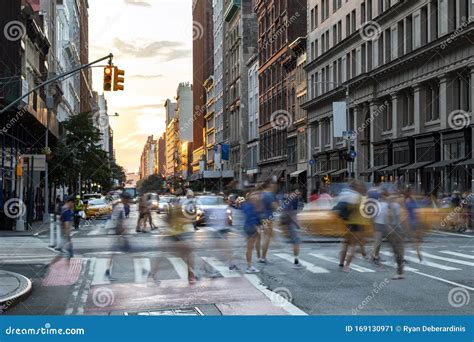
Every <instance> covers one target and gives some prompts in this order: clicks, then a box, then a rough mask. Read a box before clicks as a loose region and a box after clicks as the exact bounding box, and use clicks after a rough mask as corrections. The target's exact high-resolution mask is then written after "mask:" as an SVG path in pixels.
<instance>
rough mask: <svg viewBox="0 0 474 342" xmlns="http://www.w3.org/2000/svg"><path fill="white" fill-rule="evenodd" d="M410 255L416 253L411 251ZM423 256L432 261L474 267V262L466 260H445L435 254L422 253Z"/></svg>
mask: <svg viewBox="0 0 474 342" xmlns="http://www.w3.org/2000/svg"><path fill="white" fill-rule="evenodd" d="M410 253H416V252H415V251H410ZM422 255H423V256H425V257H428V258H432V259H438V260H443V261H448V262H452V263H453V264H460V265H466V266H474V262H470V261H465V260H458V259H452V258H445V257H440V256H437V255H434V254H430V253H426V252H422Z"/></svg>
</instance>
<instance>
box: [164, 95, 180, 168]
mask: <svg viewBox="0 0 474 342" xmlns="http://www.w3.org/2000/svg"><path fill="white" fill-rule="evenodd" d="M165 109H166V132H165V139H166V168H165V176H166V177H175V176H176V175H177V174H178V162H177V161H178V159H179V150H178V145H179V134H178V131H179V126H178V125H179V122H178V118H177V115H178V112H177V108H176V103H173V102H171V101H170V100H167V101H166V103H165Z"/></svg>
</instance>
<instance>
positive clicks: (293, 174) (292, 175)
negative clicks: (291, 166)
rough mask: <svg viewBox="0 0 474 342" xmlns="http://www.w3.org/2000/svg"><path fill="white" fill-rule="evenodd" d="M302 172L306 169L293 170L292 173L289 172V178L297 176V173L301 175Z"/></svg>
mask: <svg viewBox="0 0 474 342" xmlns="http://www.w3.org/2000/svg"><path fill="white" fill-rule="evenodd" d="M303 172H306V170H298V171H295V172H293V173H291V174H290V177H291V178H296V177H299V175H301V174H302V173H303Z"/></svg>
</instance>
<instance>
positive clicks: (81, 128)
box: [50, 112, 125, 191]
mask: <svg viewBox="0 0 474 342" xmlns="http://www.w3.org/2000/svg"><path fill="white" fill-rule="evenodd" d="M63 128H64V134H63V135H62V136H61V138H60V141H59V143H58V144H57V146H56V147H55V149H54V150H53V153H52V159H51V162H50V165H51V166H50V172H51V179H52V180H53V181H54V182H55V184H57V185H65V186H68V187H69V188H70V189H72V190H74V191H77V190H78V186H77V185H78V180H79V176H80V178H81V179H82V180H83V181H86V180H88V181H90V182H93V183H98V184H100V185H101V187H102V189H104V190H109V189H110V188H111V187H112V186H113V180H114V179H116V180H118V181H119V182H124V181H125V172H124V170H123V168H122V167H121V166H119V165H117V164H116V163H115V161H113V160H110V158H109V156H108V154H107V152H106V151H104V150H102V148H101V146H100V139H101V133H100V131H99V130H98V129H97V128H96V127H95V126H94V121H93V113H91V112H84V113H79V114H77V115H74V116H71V117H69V118H68V119H67V120H66V121H64V122H63Z"/></svg>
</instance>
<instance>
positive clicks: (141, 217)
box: [136, 195, 148, 233]
mask: <svg viewBox="0 0 474 342" xmlns="http://www.w3.org/2000/svg"><path fill="white" fill-rule="evenodd" d="M147 210H148V206H147V200H146V195H142V196H140V201H139V203H138V220H137V228H136V232H137V233H144V232H145V229H144V227H146V213H147ZM142 226H144V227H142Z"/></svg>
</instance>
